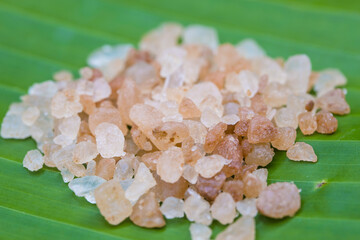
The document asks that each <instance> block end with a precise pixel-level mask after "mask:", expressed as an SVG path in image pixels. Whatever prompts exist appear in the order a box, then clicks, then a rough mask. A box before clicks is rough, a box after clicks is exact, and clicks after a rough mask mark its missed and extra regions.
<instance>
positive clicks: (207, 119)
mask: <svg viewBox="0 0 360 240" xmlns="http://www.w3.org/2000/svg"><path fill="white" fill-rule="evenodd" d="M200 121H201V123H202V124H204V126H205V127H207V128H211V127H214V126H215V125H216V124H218V123H219V122H220V121H221V119H220V117H219V116H218V115H217V114H216V113H215V112H214V111H212V110H211V109H209V108H206V109H205V110H204V111H203V112H202V114H201V118H200Z"/></svg>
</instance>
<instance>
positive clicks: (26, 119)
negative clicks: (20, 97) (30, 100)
mask: <svg viewBox="0 0 360 240" xmlns="http://www.w3.org/2000/svg"><path fill="white" fill-rule="evenodd" d="M39 116H40V110H39V109H38V108H37V107H28V108H27V109H26V110H25V111H24V112H23V114H22V115H21V120H22V121H23V123H24V124H25V125H26V126H31V125H33V124H34V123H35V121H36V120H37V119H38V117H39Z"/></svg>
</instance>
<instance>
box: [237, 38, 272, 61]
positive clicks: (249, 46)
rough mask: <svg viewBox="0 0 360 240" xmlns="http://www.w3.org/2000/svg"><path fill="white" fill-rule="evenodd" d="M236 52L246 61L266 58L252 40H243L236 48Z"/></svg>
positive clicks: (262, 50) (263, 52)
mask: <svg viewBox="0 0 360 240" xmlns="http://www.w3.org/2000/svg"><path fill="white" fill-rule="evenodd" d="M235 48H236V51H237V52H238V53H239V54H240V55H241V56H243V57H245V58H247V59H255V58H260V57H264V56H266V53H265V51H264V49H262V48H261V47H260V46H259V44H257V42H255V41H254V40H253V39H249V38H247V39H244V40H242V41H241V42H239V43H238V44H237V45H236V46H235Z"/></svg>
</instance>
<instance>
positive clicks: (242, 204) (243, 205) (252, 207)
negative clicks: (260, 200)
mask: <svg viewBox="0 0 360 240" xmlns="http://www.w3.org/2000/svg"><path fill="white" fill-rule="evenodd" d="M236 209H237V210H238V211H239V213H240V214H241V215H243V216H249V217H256V215H257V213H258V211H257V208H256V199H255V198H245V199H244V200H241V201H238V202H237V203H236Z"/></svg>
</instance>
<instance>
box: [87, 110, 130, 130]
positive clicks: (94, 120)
mask: <svg viewBox="0 0 360 240" xmlns="http://www.w3.org/2000/svg"><path fill="white" fill-rule="evenodd" d="M102 122H108V123H112V124H115V125H116V126H118V128H120V130H121V131H122V132H123V133H124V134H126V133H127V131H128V129H127V127H126V125H125V124H124V123H123V121H122V119H121V116H120V112H119V111H118V110H117V109H116V108H114V107H100V108H97V109H96V110H95V111H94V112H93V113H92V114H90V115H89V128H90V131H91V133H92V134H93V135H95V129H96V127H97V126H98V125H99V124H100V123H102Z"/></svg>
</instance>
